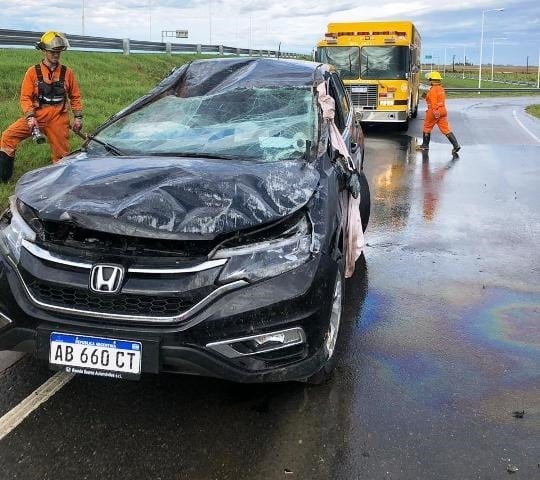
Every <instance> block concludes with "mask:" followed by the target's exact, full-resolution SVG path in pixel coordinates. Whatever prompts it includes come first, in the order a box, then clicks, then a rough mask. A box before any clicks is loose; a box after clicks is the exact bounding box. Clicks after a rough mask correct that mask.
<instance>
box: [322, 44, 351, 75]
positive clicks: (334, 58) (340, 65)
mask: <svg viewBox="0 0 540 480" xmlns="http://www.w3.org/2000/svg"><path fill="white" fill-rule="evenodd" d="M318 54H319V55H318V56H317V60H318V61H320V62H322V63H329V64H331V65H334V67H336V70H337V71H338V73H339V75H340V77H341V78H343V79H345V80H352V79H358V77H359V74H360V48H358V47H323V48H319V49H318Z"/></svg>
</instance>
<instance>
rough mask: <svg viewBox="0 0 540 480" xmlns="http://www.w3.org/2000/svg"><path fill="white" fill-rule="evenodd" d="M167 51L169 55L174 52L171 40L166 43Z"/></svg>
mask: <svg viewBox="0 0 540 480" xmlns="http://www.w3.org/2000/svg"><path fill="white" fill-rule="evenodd" d="M165 52H166V53H168V54H169V55H170V54H171V53H172V46H171V42H167V43H166V44H165Z"/></svg>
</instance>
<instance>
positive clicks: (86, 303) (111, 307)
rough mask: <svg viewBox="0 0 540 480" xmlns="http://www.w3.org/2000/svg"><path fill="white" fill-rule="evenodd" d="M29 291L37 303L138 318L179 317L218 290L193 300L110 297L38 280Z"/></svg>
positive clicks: (203, 290) (198, 294) (206, 290)
mask: <svg viewBox="0 0 540 480" xmlns="http://www.w3.org/2000/svg"><path fill="white" fill-rule="evenodd" d="M28 288H29V289H30V290H31V292H32V295H33V296H34V297H35V298H36V299H37V300H39V301H40V302H43V303H47V304H49V305H54V306H57V307H65V308H69V309H74V310H87V311H88V310H90V311H92V312H100V313H115V314H120V315H137V316H174V315H178V314H180V313H182V312H184V311H186V310H188V309H190V308H191V307H193V306H194V305H195V304H196V303H197V302H198V301H200V300H202V299H203V298H204V297H205V296H207V295H208V294H210V293H211V291H212V290H214V287H205V288H200V289H198V290H196V291H191V292H190V296H189V297H187V296H186V295H183V296H181V295H175V296H161V295H160V296H151V295H133V294H118V295H111V294H109V295H108V294H97V293H93V292H91V291H90V290H83V289H79V288H70V287H64V286H62V287H58V286H56V285H52V284H49V283H46V282H43V281H39V280H36V279H34V280H32V281H30V282H29V283H28ZM194 294H196V295H194Z"/></svg>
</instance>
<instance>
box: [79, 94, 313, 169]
mask: <svg viewBox="0 0 540 480" xmlns="http://www.w3.org/2000/svg"><path fill="white" fill-rule="evenodd" d="M314 132H315V120H314V108H313V95H312V93H311V91H310V90H306V89H298V88H253V89H247V88H241V89H234V90H229V91H226V92H222V93H218V94H215V95H205V96H201V97H189V98H183V97H177V96H174V95H169V96H166V97H163V98H160V99H159V100H157V101H155V102H153V103H151V104H149V105H147V106H145V107H143V108H141V109H140V110H137V111H136V112H133V113H132V114H130V115H128V116H126V117H125V118H122V119H121V120H119V121H118V122H116V123H115V124H114V125H111V126H109V127H107V128H105V129H104V130H102V131H101V132H99V134H98V135H97V136H96V138H97V139H98V140H99V141H101V142H103V143H107V144H109V145H114V147H116V148H118V149H120V150H121V151H122V152H123V153H125V154H131V155H139V154H144V155H173V154H176V155H178V154H184V155H190V156H193V155H201V156H213V157H220V158H221V157H222V158H238V157H241V158H242V159H247V160H249V159H253V160H255V161H264V162H275V161H280V160H290V159H294V158H299V157H301V156H303V155H304V153H305V151H306V150H307V149H309V146H310V144H311V143H312V142H313V138H314ZM88 151H89V152H90V153H92V154H105V153H106V149H105V147H104V146H103V145H100V144H97V143H95V142H91V143H90V146H89V148H88Z"/></svg>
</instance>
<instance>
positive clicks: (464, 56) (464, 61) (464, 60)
mask: <svg viewBox="0 0 540 480" xmlns="http://www.w3.org/2000/svg"><path fill="white" fill-rule="evenodd" d="M466 63H467V55H465V45H463V80H465V64H466Z"/></svg>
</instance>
